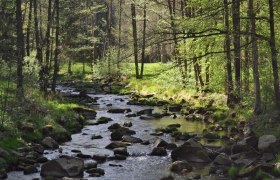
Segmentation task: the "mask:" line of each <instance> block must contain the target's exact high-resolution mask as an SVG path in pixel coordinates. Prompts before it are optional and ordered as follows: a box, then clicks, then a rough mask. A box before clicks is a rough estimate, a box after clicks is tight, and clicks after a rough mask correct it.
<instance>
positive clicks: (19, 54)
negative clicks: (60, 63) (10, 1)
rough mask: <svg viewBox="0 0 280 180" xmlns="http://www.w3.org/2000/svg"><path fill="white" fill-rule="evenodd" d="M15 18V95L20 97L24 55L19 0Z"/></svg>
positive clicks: (17, 0)
mask: <svg viewBox="0 0 280 180" xmlns="http://www.w3.org/2000/svg"><path fill="white" fill-rule="evenodd" d="M16 20H17V26H16V27H17V95H18V97H22V96H23V94H24V92H23V73H22V67H23V57H24V40H23V28H22V25H23V23H22V11H21V0H16Z"/></svg>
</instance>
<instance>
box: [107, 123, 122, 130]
mask: <svg viewBox="0 0 280 180" xmlns="http://www.w3.org/2000/svg"><path fill="white" fill-rule="evenodd" d="M121 127H122V126H121V125H120V124H119V123H114V124H112V125H111V126H109V127H108V129H109V130H111V131H112V130H116V129H119V128H121Z"/></svg>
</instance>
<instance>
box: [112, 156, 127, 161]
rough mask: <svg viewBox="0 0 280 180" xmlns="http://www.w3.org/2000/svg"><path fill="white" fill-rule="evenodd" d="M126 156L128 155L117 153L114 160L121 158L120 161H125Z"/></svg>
mask: <svg viewBox="0 0 280 180" xmlns="http://www.w3.org/2000/svg"><path fill="white" fill-rule="evenodd" d="M126 158H127V156H125V155H122V154H116V155H115V156H114V157H113V159H114V160H119V161H124V160H126Z"/></svg>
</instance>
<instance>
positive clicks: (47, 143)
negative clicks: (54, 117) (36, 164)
mask: <svg viewBox="0 0 280 180" xmlns="http://www.w3.org/2000/svg"><path fill="white" fill-rule="evenodd" d="M42 145H43V146H44V147H45V148H46V149H57V148H58V147H59V146H58V143H57V142H56V141H55V140H54V139H53V138H51V137H46V138H45V139H43V141H42Z"/></svg>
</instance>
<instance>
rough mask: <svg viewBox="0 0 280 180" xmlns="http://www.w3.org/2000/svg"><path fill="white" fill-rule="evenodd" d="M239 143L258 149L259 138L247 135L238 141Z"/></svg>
mask: <svg viewBox="0 0 280 180" xmlns="http://www.w3.org/2000/svg"><path fill="white" fill-rule="evenodd" d="M237 144H239V145H243V146H249V147H253V148H255V149H256V148H257V146H258V138H257V137H256V136H249V137H246V138H244V139H242V140H241V141H239V142H237Z"/></svg>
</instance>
